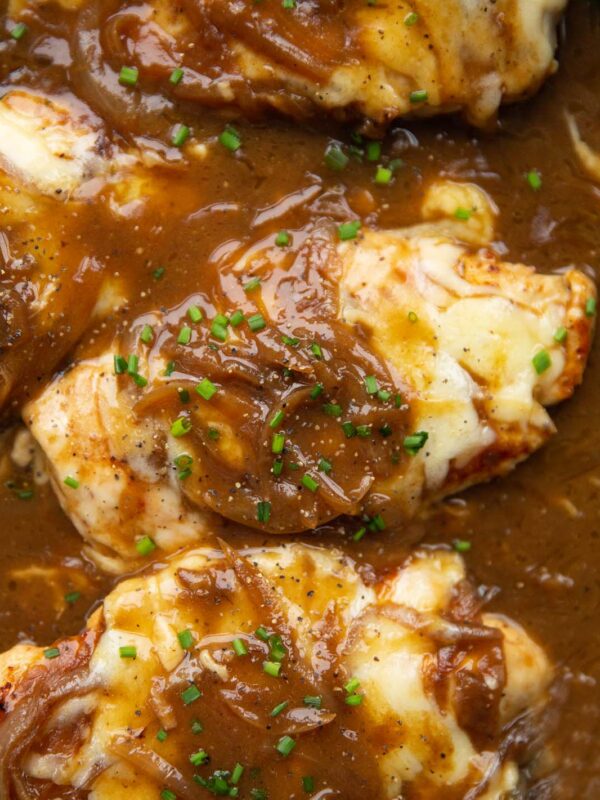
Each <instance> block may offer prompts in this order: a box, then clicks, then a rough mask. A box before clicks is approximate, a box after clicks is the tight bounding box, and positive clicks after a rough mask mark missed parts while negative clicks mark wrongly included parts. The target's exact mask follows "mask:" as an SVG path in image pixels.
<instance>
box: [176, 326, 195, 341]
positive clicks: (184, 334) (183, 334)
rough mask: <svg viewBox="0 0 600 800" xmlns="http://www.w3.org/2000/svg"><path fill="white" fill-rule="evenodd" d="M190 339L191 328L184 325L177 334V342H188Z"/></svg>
mask: <svg viewBox="0 0 600 800" xmlns="http://www.w3.org/2000/svg"><path fill="white" fill-rule="evenodd" d="M191 340H192V329H191V328H190V327H189V326H188V325H184V326H183V328H182V329H181V330H180V331H179V335H178V336H177V344H189V343H190V342H191Z"/></svg>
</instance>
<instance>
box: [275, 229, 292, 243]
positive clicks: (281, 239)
mask: <svg viewBox="0 0 600 800" xmlns="http://www.w3.org/2000/svg"><path fill="white" fill-rule="evenodd" d="M291 241H292V237H291V236H290V234H289V233H288V232H287V231H279V233H278V234H277V236H276V237H275V244H276V245H277V247H287V246H288V244H289V243H290V242H291Z"/></svg>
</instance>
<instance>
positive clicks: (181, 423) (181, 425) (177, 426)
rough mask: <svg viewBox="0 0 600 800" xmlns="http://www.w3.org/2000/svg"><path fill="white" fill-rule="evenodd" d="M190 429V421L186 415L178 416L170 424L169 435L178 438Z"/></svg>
mask: <svg viewBox="0 0 600 800" xmlns="http://www.w3.org/2000/svg"><path fill="white" fill-rule="evenodd" d="M191 430H192V423H191V422H190V420H189V419H188V418H187V417H178V418H177V419H176V420H175V422H173V424H172V425H171V436H174V437H175V438H176V439H179V438H180V437H181V436H185V435H186V434H187V433H189V432H190V431H191Z"/></svg>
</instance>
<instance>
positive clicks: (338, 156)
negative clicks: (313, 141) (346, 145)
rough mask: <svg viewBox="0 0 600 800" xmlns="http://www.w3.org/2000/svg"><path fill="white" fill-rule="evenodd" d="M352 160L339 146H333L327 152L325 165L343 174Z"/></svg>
mask: <svg viewBox="0 0 600 800" xmlns="http://www.w3.org/2000/svg"><path fill="white" fill-rule="evenodd" d="M349 160H350V159H349V158H348V156H347V155H346V154H345V153H344V151H343V150H342V148H341V147H340V146H339V145H337V144H331V145H329V147H328V148H327V150H326V151H325V163H326V164H327V166H328V167H329V169H332V170H334V171H335V172H341V171H342V170H343V169H345V168H346V167H347V165H348V161H349Z"/></svg>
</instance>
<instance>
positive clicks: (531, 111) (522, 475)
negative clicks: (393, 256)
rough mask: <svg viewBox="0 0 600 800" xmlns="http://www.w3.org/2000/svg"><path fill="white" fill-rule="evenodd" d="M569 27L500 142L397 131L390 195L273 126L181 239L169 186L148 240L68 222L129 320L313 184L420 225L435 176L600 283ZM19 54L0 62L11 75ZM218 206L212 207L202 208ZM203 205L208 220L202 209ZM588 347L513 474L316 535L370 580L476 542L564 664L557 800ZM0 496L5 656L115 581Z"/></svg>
mask: <svg viewBox="0 0 600 800" xmlns="http://www.w3.org/2000/svg"><path fill="white" fill-rule="evenodd" d="M565 32H566V35H565V37H564V40H563V43H562V48H561V55H560V60H561V69H560V72H559V73H558V75H557V76H556V77H555V78H553V79H552V80H550V81H549V82H548V84H547V85H546V86H545V88H544V89H543V90H542V92H541V94H540V95H539V96H538V97H537V98H536V99H534V100H533V101H530V102H529V103H527V104H525V105H522V106H519V107H515V108H513V109H510V110H506V111H504V112H503V115H502V130H501V131H500V133H499V134H497V135H495V136H487V135H485V134H478V133H473V132H472V131H467V130H465V129H464V128H463V127H462V126H461V125H458V124H455V123H453V122H452V121H450V120H441V121H438V122H431V123H427V124H410V125H407V126H406V128H401V127H398V128H397V129H396V130H395V131H392V132H391V133H390V136H389V137H388V140H387V141H386V143H385V147H386V149H387V152H389V153H390V154H397V155H402V157H403V158H404V160H405V161H406V163H407V167H406V169H405V171H404V172H403V175H402V177H401V178H400V179H398V180H397V182H396V183H395V185H394V186H393V187H390V188H386V189H385V190H383V189H374V188H373V185H372V168H371V167H370V166H365V165H360V164H354V163H353V164H352V165H351V167H350V168H349V169H347V170H346V171H345V172H344V174H343V176H342V177H341V178H340V176H339V175H332V174H331V173H330V172H329V171H328V170H327V168H326V167H325V166H324V165H323V161H322V155H323V151H324V149H325V147H326V145H327V143H328V142H329V140H330V138H332V137H333V138H336V139H338V138H339V139H344V140H347V131H343V130H340V129H327V128H326V127H302V128H299V127H297V126H293V125H291V124H290V125H288V124H287V123H284V122H281V121H272V120H271V121H268V122H264V123H259V124H257V125H256V126H249V125H245V124H243V123H239V125H238V128H239V129H240V130H241V132H242V136H243V140H244V160H243V162H240V160H237V159H236V160H233V159H231V158H230V157H229V155H228V154H226V153H222V154H218V153H217V154H216V155H215V157H214V158H211V160H210V161H209V162H204V164H201V165H200V166H197V167H195V169H196V170H197V176H196V177H197V184H198V187H199V188H198V193H202V194H203V195H204V202H203V203H199V202H198V195H197V194H196V196H194V197H193V198H191V199H190V202H192V204H193V205H194V206H195V211H196V215H195V220H194V224H193V227H189V228H188V229H186V235H185V237H182V236H180V228H179V220H180V213H179V212H177V208H178V207H180V205H181V194H180V193H179V192H178V191H177V187H176V186H175V185H174V183H173V182H171V183H169V197H171V198H172V200H170V201H165V213H164V214H163V215H162V225H161V226H160V228H156V227H155V228H153V229H152V231H148V230H141V229H140V230H135V229H131V228H130V229H129V230H128V236H127V237H126V238H124V237H123V231H124V228H123V226H121V227H120V228H119V229H118V230H116V229H110V227H109V226H108V223H107V222H106V220H104V219H102V217H101V216H98V215H97V214H95V213H94V209H93V207H92V208H90V209H89V214H84V215H82V216H83V217H84V218H82V220H81V222H80V224H81V226H82V230H84V231H85V235H86V237H87V241H88V242H90V243H91V244H90V248H91V249H92V250H93V251H94V254H95V255H98V257H99V258H101V259H102V258H106V259H107V263H108V264H109V265H110V266H111V267H112V269H119V268H121V269H122V265H123V264H127V265H128V270H129V272H128V275H129V276H130V280H131V285H132V286H135V287H136V291H135V297H137V296H139V299H138V300H134V301H133V302H132V303H131V305H130V307H129V309H128V311H127V317H128V318H130V319H132V318H134V317H136V316H137V315H138V314H139V313H141V312H143V311H146V310H148V309H151V308H153V307H156V305H157V304H162V305H165V306H169V305H172V304H174V303H176V302H181V300H182V299H183V298H182V293H181V286H191V285H192V281H193V277H194V276H195V275H197V265H198V264H199V263H200V264H201V263H204V262H208V261H209V260H210V255H211V253H213V252H214V251H215V249H216V248H217V247H218V246H219V245H220V244H222V243H223V242H224V241H228V240H238V241H244V240H245V239H246V237H247V239H248V240H253V239H256V238H258V233H257V228H256V225H257V217H258V216H259V215H257V212H256V209H266V208H268V207H269V206H271V205H272V204H273V202H274V201H275V200H276V199H280V198H282V197H283V196H285V195H292V194H293V193H295V192H298V190H299V189H301V188H304V187H307V186H309V185H311V184H313V183H315V182H316V183H322V184H323V186H325V187H327V186H329V187H331V188H332V192H333V194H332V196H331V198H330V200H331V203H332V204H333V205H334V206H337V207H338V210H339V213H340V214H341V215H342V216H343V215H344V213H345V212H346V210H347V208H348V207H350V208H356V204H358V205H359V206H360V204H361V203H364V202H365V197H366V195H365V190H367V191H369V192H371V193H372V195H373V197H374V199H375V202H374V203H373V209H372V217H371V220H372V223H373V224H375V225H379V226H382V227H385V226H390V227H400V226H403V225H406V224H410V223H411V222H413V221H415V219H416V214H417V209H418V206H419V203H418V202H417V201H418V200H419V198H420V197H421V196H422V192H423V187H424V186H426V185H427V182H428V180H429V179H430V178H433V177H434V176H438V175H439V174H440V173H442V174H444V175H447V176H449V177H452V178H463V179H470V180H473V181H475V182H477V183H478V184H480V185H481V186H483V187H484V188H485V189H486V190H487V191H488V192H489V193H490V195H491V196H492V197H493V198H494V200H495V201H496V203H497V204H498V207H499V209H500V212H501V213H500V230H499V244H500V245H501V246H502V247H505V248H506V256H507V259H509V260H516V261H524V262H525V263H530V264H534V265H536V266H537V267H538V268H539V269H540V270H542V271H548V272H551V271H553V270H559V269H561V268H562V267H564V266H566V265H571V264H573V265H574V266H576V267H578V268H580V269H583V270H585V271H586V272H587V273H588V274H590V275H592V276H596V277H597V276H598V274H599V271H600V266H599V260H598V259H599V250H598V248H599V243H600V237H599V234H598V211H599V208H600V190H599V189H598V187H595V186H594V185H593V184H592V183H590V182H589V181H588V180H586V179H585V178H584V177H583V175H582V174H581V172H580V170H579V168H578V167H577V164H576V161H575V158H574V155H573V152H572V148H571V144H570V142H569V139H568V136H567V132H566V128H565V124H564V111H565V109H567V108H568V109H571V110H572V111H574V112H576V114H577V117H578V120H579V122H580V124H581V127H582V130H583V132H584V133H585V136H586V137H587V139H588V141H589V143H590V144H591V145H592V146H594V145H595V146H597V147H600V128H599V127H598V120H599V119H600V51H599V50H598V36H599V34H600V16H599V14H598V11H597V10H596V9H594V8H592V7H590V5H588V3H586V2H583V0H581V2H573V3H572V5H571V9H570V12H569V15H568V19H567V24H566V26H565ZM16 59H17V57H16V56H14V55H13V56H9V55H4V56H3V57H2V62H3V71H4V72H5V73H6V72H7V70H8V68H9V67H14V66H15V65H16ZM44 74H45V78H46V79H47V80H49V81H50V82H52V81H53V80H57V79H59V80H60V75H59V76H58V78H57V76H56V75H53V74H52V71H51V70H50V69H49V70H48V71H47V73H44ZM34 82H35V80H34ZM190 113H191V112H190ZM195 124H196V126H197V128H198V129H201V130H202V133H203V134H205V135H210V134H213V133H216V132H219V131H220V130H221V129H222V121H221V120H219V119H213V118H210V117H208V118H207V117H206V115H202V118H201V119H197V120H196V121H195ZM534 167H535V168H538V169H540V171H541V172H542V175H543V189H542V190H541V191H540V192H539V193H534V192H532V191H531V190H530V189H529V187H528V185H527V183H526V182H525V181H524V178H523V176H524V173H526V172H527V171H528V170H530V169H532V168H534ZM367 202H370V201H368V199H367ZM169 204H170V206H171V210H172V213H171V214H169ZM215 204H220V207H221V208H222V209H224V210H223V211H222V212H220V213H210V214H209V213H208V209H209V208H212V209H214V208H215ZM346 204H348V205H346ZM202 205H203V206H204V207H205V208H206V210H207V211H206V213H204V214H200V213H197V212H198V210H199V208H200V207H201V206H202ZM283 205H284V206H285V203H284V204H283ZM288 205H289V208H290V210H289V212H288V213H287V214H286V213H284V214H283V215H282V216H281V217H279V218H278V219H277V221H276V223H274V228H275V229H278V228H282V227H290V228H293V227H300V226H301V225H302V224H304V223H305V222H306V215H307V214H309V215H310V211H307V210H306V208H302V207H301V208H300V210H298V207H296V206H295V204H294V203H293V202H289V204H288ZM356 210H358V209H356ZM360 210H361V212H362V213H365V210H364V209H363V208H361V209H360ZM368 210H369V209H367V211H368ZM333 216H334V218H335V213H334V214H333ZM149 236H150V238H151V242H150V244H149V242H148V238H149ZM139 248H142V252H141V253H140V252H139ZM159 264H165V265H167V269H168V280H163V281H161V282H159V283H156V282H155V281H154V280H153V278H152V275H151V273H152V270H153V269H154V268H155V267H156V266H157V265H159ZM109 268H110V267H109ZM142 293H143V294H142ZM107 336H108V333H106V332H105V331H95V332H92V334H91V337H90V341H88V343H84V344H83V345H82V352H90V351H93V350H94V348H95V347H96V346H98V347H100V346H101V344H102V342H103V341H106V337H107ZM599 349H600V348H599V345H598V343H597V344H596V347H595V351H594V353H593V354H592V359H591V363H590V365H589V367H588V371H587V376H586V380H585V382H584V385H583V387H582V388H581V389H580V390H579V391H578V393H577V394H576V395H575V397H574V399H573V400H572V401H570V402H569V403H567V404H566V405H565V406H564V407H562V408H560V409H558V410H557V411H556V413H555V420H556V423H557V426H558V430H559V433H558V435H557V436H556V437H555V439H554V440H553V441H552V442H551V443H550V445H549V446H548V447H546V448H545V449H544V450H543V452H541V453H540V454H538V455H537V456H535V457H533V458H532V459H531V460H530V461H529V462H528V463H526V464H525V465H524V466H521V467H520V468H519V469H518V470H517V471H516V472H515V473H514V474H513V475H512V476H510V477H508V478H507V479H504V480H502V481H497V482H494V483H493V484H490V485H489V486H484V487H481V488H478V489H475V490H472V491H470V492H468V493H466V494H465V495H464V496H463V497H461V498H457V499H456V500H454V501H451V502H449V503H448V504H447V505H446V506H445V507H444V508H442V509H441V510H440V511H439V513H436V514H435V515H434V516H432V517H431V519H429V520H428V521H427V522H421V523H415V524H413V525H412V526H411V527H410V528H409V529H408V530H407V529H403V530H402V531H394V530H388V531H385V532H383V533H379V534H377V535H372V536H369V537H367V538H365V539H364V540H363V541H362V542H360V544H353V543H352V542H351V541H349V539H348V537H347V536H346V535H345V534H344V532H343V526H342V525H334V526H333V527H332V528H331V529H328V530H326V531H324V532H322V533H319V534H315V535H314V536H313V537H312V538H311V541H314V542H322V543H324V544H331V543H335V544H336V545H337V546H339V547H342V548H343V549H345V550H347V552H349V553H350V554H351V555H352V556H353V557H355V558H358V559H359V560H360V562H361V563H364V564H368V565H372V566H373V567H374V568H375V569H376V570H385V568H386V566H388V565H390V564H393V563H397V562H398V561H399V560H400V559H401V558H402V555H403V554H404V553H405V552H406V548H407V546H408V543H409V542H410V541H414V540H416V539H417V538H419V537H420V536H424V537H425V541H426V542H430V543H438V542H450V541H452V540H453V539H455V538H459V539H469V540H471V541H472V543H473V544H472V549H471V550H470V552H469V553H468V554H467V555H466V559H467V562H468V565H469V568H470V569H471V571H472V574H473V575H474V576H475V578H476V580H477V581H479V582H481V583H482V584H485V585H487V586H494V587H497V589H498V592H497V594H496V597H495V599H494V601H493V606H494V608H495V609H497V610H500V611H503V612H506V613H507V614H510V615H511V616H513V617H514V618H516V619H517V620H519V621H521V622H522V623H523V624H524V625H525V626H527V627H528V629H529V630H530V631H531V632H532V633H533V634H534V635H535V636H536V637H537V638H538V639H539V640H540V641H541V642H542V643H543V645H544V646H545V647H547V648H548V650H549V652H550V654H551V656H552V657H553V658H554V659H556V661H557V662H558V663H559V665H560V666H561V669H563V670H564V673H565V677H566V685H567V688H568V695H567V697H566V700H565V701H564V703H563V704H562V705H560V706H558V705H557V714H558V715H559V720H558V721H559V724H558V726H557V732H556V734H555V735H554V742H555V745H556V748H557V751H558V753H559V754H560V766H559V769H558V774H557V781H558V784H557V786H556V788H555V796H556V797H559V798H561V800H568V798H578V800H586V798H590V800H591V799H592V798H596V797H597V796H598V793H599V792H600V751H599V749H598V746H597V741H598V737H599V736H600V687H599V685H598V682H599V681H600V641H599V639H598V632H597V627H598V612H599V610H600V456H599V455H598V454H599V453H600V426H599V425H598V422H599V421H600V420H599V417H598V407H599V404H600V364H599V363H598V353H599ZM32 382H33V381H32ZM0 492H1V493H0V519H1V520H2V522H1V523H0V527H1V528H2V544H3V556H4V557H3V559H2V563H1V565H0V608H1V611H0V614H1V617H0V618H1V620H2V625H1V626H0V644H1V646H2V648H7V647H10V646H11V645H12V644H14V643H15V642H16V641H18V640H24V639H25V640H28V639H30V640H33V641H36V642H39V643H45V642H48V641H49V640H52V639H54V638H55V637H57V636H59V635H64V634H69V633H73V632H75V631H77V630H78V629H79V627H80V626H81V624H82V622H83V619H84V617H85V614H86V613H87V611H88V610H89V609H90V608H92V607H93V606H94V605H95V604H96V603H97V601H98V599H99V598H100V597H101V596H102V595H103V594H104V593H105V592H106V591H107V590H108V588H109V586H110V582H109V581H108V580H105V579H102V578H100V577H98V575H97V574H96V573H95V572H94V570H93V569H92V568H91V567H90V566H89V565H86V564H85V562H84V561H83V559H82V557H81V554H80V539H79V537H78V536H77V535H76V534H75V532H74V531H73V529H72V528H71V526H70V524H69V523H68V521H67V520H66V519H65V518H64V516H63V515H62V513H61V512H60V510H59V508H58V505H57V503H56V501H55V500H54V499H53V497H52V496H51V494H50V492H49V490H47V489H43V490H38V491H36V493H35V495H34V497H33V498H32V499H29V500H21V499H19V498H18V497H17V496H16V494H15V493H14V491H12V490H8V489H4V488H2V489H1V490H0ZM225 533H226V535H227V536H228V538H229V540H230V541H231V543H232V544H234V545H235V546H242V545H246V544H256V543H259V542H261V541H264V537H262V536H261V535H260V534H257V533H256V532H250V531H248V532H244V531H241V532H240V531H239V530H238V529H236V530H235V532H234V530H233V526H227V528H226V531H225ZM32 565H35V566H51V567H56V568H58V569H59V571H60V579H59V580H58V585H59V587H60V590H61V591H63V592H64V593H67V592H71V591H73V590H75V589H77V590H78V591H80V592H81V597H80V598H79V599H77V600H76V601H75V602H74V603H73V604H72V605H69V604H65V603H64V602H63V603H61V602H60V592H59V597H58V600H57V601H56V604H54V603H53V602H51V600H50V592H51V589H49V587H48V583H47V582H45V581H44V580H43V579H42V580H36V579H35V578H32V577H25V575H24V574H23V577H21V578H19V577H15V570H19V569H25V568H29V567H31V566H32ZM78 576H79V577H78ZM541 795H542V796H545V795H544V794H543V791H541Z"/></svg>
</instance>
